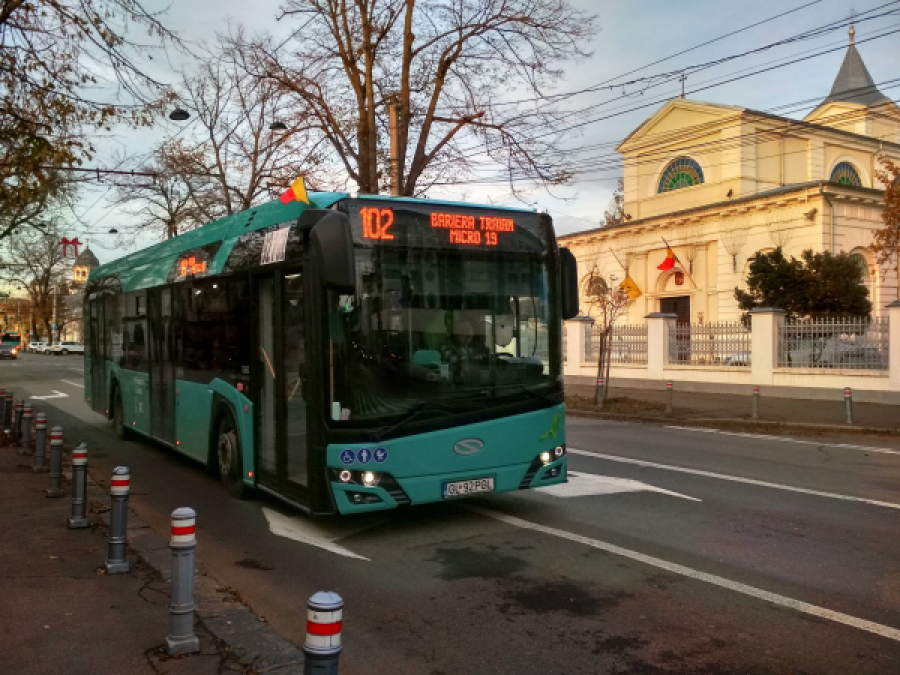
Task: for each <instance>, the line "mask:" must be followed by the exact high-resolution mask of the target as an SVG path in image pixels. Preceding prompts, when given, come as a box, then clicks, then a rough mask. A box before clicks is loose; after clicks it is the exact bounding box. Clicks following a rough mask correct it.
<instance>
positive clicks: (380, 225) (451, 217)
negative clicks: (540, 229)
mask: <svg viewBox="0 0 900 675" xmlns="http://www.w3.org/2000/svg"><path fill="white" fill-rule="evenodd" d="M400 214H402V215H403V216H406V217H400V218H398V217H396V215H395V213H394V209H393V208H390V207H377V206H364V207H362V208H361V209H359V217H360V221H361V224H362V238H363V239H365V240H369V241H373V242H387V241H394V240H395V237H398V236H401V235H403V234H408V232H406V231H404V230H410V229H412V230H415V231H417V232H421V230H422V228H423V227H427V228H428V229H430V230H432V232H433V233H434V234H436V235H438V240H439V241H440V243H441V244H443V245H449V246H451V247H456V246H465V247H476V246H478V247H494V246H497V245H499V244H502V243H503V242H504V239H505V238H507V237H509V238H511V239H512V238H515V235H516V233H517V232H518V228H517V223H516V219H515V218H512V217H509V216H506V215H504V216H497V215H486V214H479V213H464V212H463V213H458V212H457V213H451V212H444V211H426V212H424V213H423V212H415V213H410V212H408V211H407V210H406V209H403V210H402V211H400ZM410 215H413V216H414V217H413V218H409V217H408V216H410Z"/></svg>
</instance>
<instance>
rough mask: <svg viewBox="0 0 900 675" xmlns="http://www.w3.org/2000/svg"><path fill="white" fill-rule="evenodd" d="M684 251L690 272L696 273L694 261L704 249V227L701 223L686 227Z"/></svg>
mask: <svg viewBox="0 0 900 675" xmlns="http://www.w3.org/2000/svg"><path fill="white" fill-rule="evenodd" d="M683 246H684V253H683V254H682V255H683V256H684V257H685V259H686V260H687V261H688V274H693V273H694V261H695V260H696V259H697V256H698V255H700V252H701V251H702V250H703V229H702V227H701V226H700V225H699V224H693V225H690V226H688V227H687V228H686V230H685V236H684V244H683Z"/></svg>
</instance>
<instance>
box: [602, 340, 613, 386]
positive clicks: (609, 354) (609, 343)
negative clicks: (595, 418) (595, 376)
mask: <svg viewBox="0 0 900 675" xmlns="http://www.w3.org/2000/svg"><path fill="white" fill-rule="evenodd" d="M611 363H612V325H610V327H609V328H608V329H607V330H606V377H604V378H603V401H604V402H606V397H607V396H608V395H609V366H610V364H611Z"/></svg>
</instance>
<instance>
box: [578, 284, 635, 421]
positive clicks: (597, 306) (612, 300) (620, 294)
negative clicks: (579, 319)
mask: <svg viewBox="0 0 900 675" xmlns="http://www.w3.org/2000/svg"><path fill="white" fill-rule="evenodd" d="M587 296H588V307H589V310H588V314H589V315H590V316H591V317H593V318H594V321H595V322H596V323H598V324H599V325H600V327H601V329H602V330H601V333H600V349H599V354H598V356H597V383H596V385H595V386H594V403H595V404H596V405H599V406H602V405H603V402H604V401H606V394H607V391H608V390H609V367H610V362H611V359H610V346H611V344H612V327H613V324H614V323H615V322H616V320H617V319H618V318H619V317H621V316H622V315H623V314H624V313H625V312H626V311H627V310H628V306H629V305H630V304H631V298H630V297H629V295H628V293H627V291H625V289H623V288H622V287H621V286H619V285H616V284H613V283H612V282H611V281H610V282H608V281H607V280H606V279H604V278H603V276H602V275H601V274H600V273H599V271H598V270H597V268H596V267H594V269H593V270H591V275H590V277H589V279H588V289H587ZM601 381H602V382H603V385H602V386H601V384H600V382H601Z"/></svg>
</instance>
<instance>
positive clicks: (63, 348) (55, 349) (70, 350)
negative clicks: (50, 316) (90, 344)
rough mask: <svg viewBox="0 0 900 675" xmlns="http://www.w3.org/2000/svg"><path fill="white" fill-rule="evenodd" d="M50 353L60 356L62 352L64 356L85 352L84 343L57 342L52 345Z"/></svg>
mask: <svg viewBox="0 0 900 675" xmlns="http://www.w3.org/2000/svg"><path fill="white" fill-rule="evenodd" d="M49 353H50V354H53V355H54V356H59V355H60V354H62V355H63V356H66V355H68V354H84V345H83V344H81V343H80V342H57V343H56V344H55V345H53V346H52V347H50V352H49Z"/></svg>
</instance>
